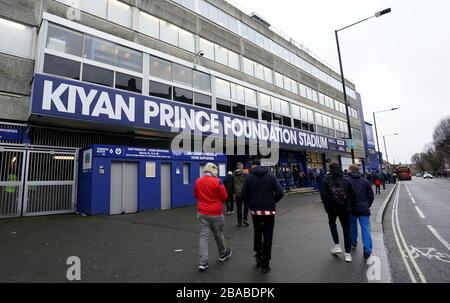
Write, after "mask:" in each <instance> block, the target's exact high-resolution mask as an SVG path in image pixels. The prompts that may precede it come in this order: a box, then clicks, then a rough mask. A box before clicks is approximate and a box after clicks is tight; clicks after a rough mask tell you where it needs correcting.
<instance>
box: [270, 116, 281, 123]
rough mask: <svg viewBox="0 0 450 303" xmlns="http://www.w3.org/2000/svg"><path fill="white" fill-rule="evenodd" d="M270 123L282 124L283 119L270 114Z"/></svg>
mask: <svg viewBox="0 0 450 303" xmlns="http://www.w3.org/2000/svg"><path fill="white" fill-rule="evenodd" d="M272 122H274V123H278V124H282V123H283V117H282V116H281V115H278V114H272Z"/></svg>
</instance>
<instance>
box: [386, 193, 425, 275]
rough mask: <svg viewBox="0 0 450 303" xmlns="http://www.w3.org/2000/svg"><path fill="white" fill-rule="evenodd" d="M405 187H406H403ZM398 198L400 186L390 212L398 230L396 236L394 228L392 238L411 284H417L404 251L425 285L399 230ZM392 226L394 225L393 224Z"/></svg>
mask: <svg viewBox="0 0 450 303" xmlns="http://www.w3.org/2000/svg"><path fill="white" fill-rule="evenodd" d="M405 186H406V185H405ZM399 197H400V184H399V186H398V190H397V195H396V196H395V200H394V208H393V212H392V221H393V223H394V213H395V225H396V227H397V230H398V236H395V235H396V232H395V227H394V236H395V238H396V241H397V246H398V248H399V250H400V254H401V255H402V258H403V261H404V262H405V265H406V269H407V270H408V273H409V276H410V278H411V281H412V282H413V283H417V280H416V278H415V277H414V274H413V273H412V270H411V267H410V265H409V263H408V261H407V260H406V258H405V256H404V251H406V253H407V254H408V258H409V260H410V261H411V263H412V265H413V266H414V269H415V270H416V272H417V274H418V276H419V279H420V281H421V282H422V283H427V280H426V279H425V276H424V275H423V273H422V271H421V270H420V267H419V266H418V265H417V263H416V261H415V260H414V258H413V256H412V254H411V251H410V249H409V246H408V245H407V243H406V240H405V237H404V236H403V233H402V230H401V228H400V220H399V219H398V203H399ZM393 226H394V224H393ZM398 237H399V238H400V240H401V243H402V244H403V248H404V249H403V248H402V247H401V244H400V242H399V241H398Z"/></svg>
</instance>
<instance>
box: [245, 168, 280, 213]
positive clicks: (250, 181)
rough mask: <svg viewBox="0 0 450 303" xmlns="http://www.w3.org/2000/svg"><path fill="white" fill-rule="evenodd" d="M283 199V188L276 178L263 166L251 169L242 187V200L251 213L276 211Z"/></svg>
mask: <svg viewBox="0 0 450 303" xmlns="http://www.w3.org/2000/svg"><path fill="white" fill-rule="evenodd" d="M282 197H283V188H282V187H281V185H280V182H278V180H277V179H276V177H275V176H274V175H273V174H272V173H271V172H270V171H269V169H268V168H266V167H263V166H256V167H254V168H251V169H250V172H249V174H248V175H247V178H246V179H245V182H244V185H243V187H242V198H243V199H244V203H245V204H247V205H248V206H249V208H250V210H251V211H272V212H274V211H275V204H276V203H277V202H278V201H280V200H281V198H282Z"/></svg>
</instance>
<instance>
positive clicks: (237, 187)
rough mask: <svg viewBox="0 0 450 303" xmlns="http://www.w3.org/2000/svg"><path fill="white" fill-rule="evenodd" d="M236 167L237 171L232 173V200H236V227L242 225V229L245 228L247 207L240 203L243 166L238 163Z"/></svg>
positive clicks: (243, 178) (243, 175)
mask: <svg viewBox="0 0 450 303" xmlns="http://www.w3.org/2000/svg"><path fill="white" fill-rule="evenodd" d="M236 166H237V169H236V170H235V171H234V173H233V193H234V198H235V199H236V208H237V220H238V226H239V227H240V226H242V224H244V227H247V226H248V223H247V217H248V206H247V205H245V204H243V203H242V194H241V192H242V186H243V185H244V182H245V174H244V165H243V164H242V163H241V162H238V163H237V164H236ZM242 207H244V213H242Z"/></svg>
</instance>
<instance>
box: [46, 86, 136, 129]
mask: <svg viewBox="0 0 450 303" xmlns="http://www.w3.org/2000/svg"><path fill="white" fill-rule="evenodd" d="M65 93H67V98H66V99H65V102H63V101H62V100H61V98H62V96H63V95H64V94H65ZM97 93H98V91H97V90H95V89H92V90H90V91H89V93H88V94H87V95H86V92H85V90H84V88H83V87H80V86H76V85H68V84H64V83H62V84H60V85H59V86H58V87H57V88H56V89H53V82H52V81H48V80H45V81H44V93H43V97H42V109H43V110H47V111H50V110H51V109H52V105H53V106H55V108H56V109H57V111H58V112H62V113H71V114H74V113H75V112H76V106H77V100H79V102H80V103H81V104H80V105H79V106H81V114H82V115H84V116H93V117H99V116H100V115H106V116H108V118H109V119H114V120H122V116H123V115H122V114H125V116H126V117H127V119H128V121H130V122H135V112H136V110H135V99H134V97H129V98H128V100H127V101H125V99H124V98H123V96H122V95H119V94H115V96H114V100H113V102H112V101H111V98H110V96H109V94H108V93H107V92H102V93H101V94H100V96H98V99H97V101H96V102H95V104H94V106H92V105H93V103H94V102H93V101H94V99H95V98H96V97H97ZM92 107H94V108H92Z"/></svg>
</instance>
